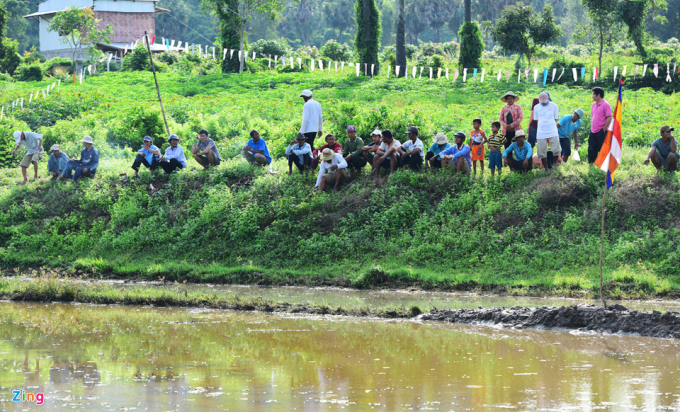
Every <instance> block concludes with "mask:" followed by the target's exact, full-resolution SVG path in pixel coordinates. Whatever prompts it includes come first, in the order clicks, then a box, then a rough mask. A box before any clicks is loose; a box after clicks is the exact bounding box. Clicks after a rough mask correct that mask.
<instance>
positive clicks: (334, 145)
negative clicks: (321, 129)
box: [312, 134, 342, 170]
mask: <svg viewBox="0 0 680 412" xmlns="http://www.w3.org/2000/svg"><path fill="white" fill-rule="evenodd" d="M323 149H331V150H332V151H334V152H335V153H340V154H342V145H341V144H340V143H338V142H336V141H335V136H333V135H332V134H329V135H326V144H325V145H323V146H321V147H319V148H318V149H316V150H314V151H313V152H312V170H316V167H317V166H318V165H319V159H320V158H321V153H323Z"/></svg>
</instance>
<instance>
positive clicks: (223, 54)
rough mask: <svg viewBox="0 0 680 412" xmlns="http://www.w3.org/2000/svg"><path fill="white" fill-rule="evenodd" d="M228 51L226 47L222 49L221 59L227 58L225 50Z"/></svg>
mask: <svg viewBox="0 0 680 412" xmlns="http://www.w3.org/2000/svg"><path fill="white" fill-rule="evenodd" d="M228 51H229V50H227V49H224V50H223V51H222V60H227V52H228ZM269 67H271V65H269Z"/></svg>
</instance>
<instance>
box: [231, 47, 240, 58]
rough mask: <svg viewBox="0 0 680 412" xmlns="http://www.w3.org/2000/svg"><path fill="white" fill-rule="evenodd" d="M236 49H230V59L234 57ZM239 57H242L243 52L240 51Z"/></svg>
mask: <svg viewBox="0 0 680 412" xmlns="http://www.w3.org/2000/svg"><path fill="white" fill-rule="evenodd" d="M234 51H235V50H234V49H231V50H229V60H231V59H233V58H234ZM238 55H239V58H240V57H241V52H239V53H238Z"/></svg>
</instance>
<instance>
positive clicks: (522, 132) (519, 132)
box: [515, 129, 527, 138]
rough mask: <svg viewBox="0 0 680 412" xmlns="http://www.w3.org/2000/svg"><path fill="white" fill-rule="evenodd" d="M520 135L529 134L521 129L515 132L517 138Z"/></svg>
mask: <svg viewBox="0 0 680 412" xmlns="http://www.w3.org/2000/svg"><path fill="white" fill-rule="evenodd" d="M520 136H521V137H527V135H526V134H524V130H522V129H519V130H518V131H516V132H515V138H518V137H520Z"/></svg>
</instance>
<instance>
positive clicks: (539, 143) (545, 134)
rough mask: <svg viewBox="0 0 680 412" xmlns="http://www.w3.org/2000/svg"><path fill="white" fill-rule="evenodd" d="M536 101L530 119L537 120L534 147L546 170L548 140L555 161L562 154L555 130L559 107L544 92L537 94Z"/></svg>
mask: <svg viewBox="0 0 680 412" xmlns="http://www.w3.org/2000/svg"><path fill="white" fill-rule="evenodd" d="M538 103H539V104H538V105H536V107H534V118H533V119H532V120H536V121H538V128H537V130H536V147H537V149H538V158H539V160H540V161H541V162H542V163H543V165H544V166H545V170H548V160H547V157H548V142H550V148H551V149H552V152H553V158H554V159H555V162H557V158H559V157H560V156H561V155H562V146H561V145H560V135H559V133H558V131H557V122H558V121H559V120H560V109H559V108H558V107H557V105H556V104H555V103H553V102H551V101H550V97H549V96H548V93H546V92H543V93H541V94H539V95H538ZM551 168H552V167H551Z"/></svg>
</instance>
